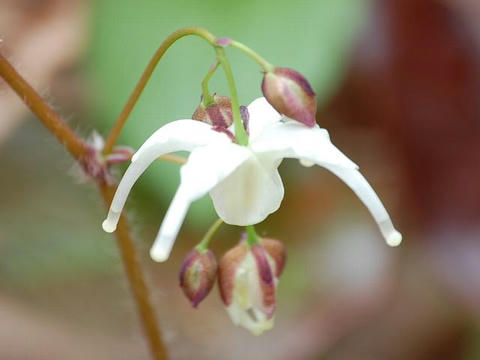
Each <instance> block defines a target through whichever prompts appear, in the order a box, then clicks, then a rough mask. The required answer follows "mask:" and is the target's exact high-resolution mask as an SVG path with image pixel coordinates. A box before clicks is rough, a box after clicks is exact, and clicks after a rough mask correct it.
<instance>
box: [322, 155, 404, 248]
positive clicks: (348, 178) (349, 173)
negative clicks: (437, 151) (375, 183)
mask: <svg viewBox="0 0 480 360" xmlns="http://www.w3.org/2000/svg"><path fill="white" fill-rule="evenodd" d="M323 166H324V167H325V168H327V169H328V170H330V171H331V172H332V173H334V174H335V175H337V176H338V177H339V178H340V179H342V180H343V181H344V182H345V184H347V185H348V186H349V187H350V188H351V189H352V190H353V192H354V193H355V194H357V196H358V197H359V198H360V200H362V202H363V203H364V204H365V206H366V207H367V209H368V211H369V212H370V214H372V216H373V218H374V219H375V221H376V222H377V224H378V227H379V228H380V231H381V233H382V235H383V237H384V238H385V241H386V242H387V244H388V245H390V246H398V245H400V243H401V242H402V234H400V233H399V232H398V231H397V230H395V228H394V227H393V224H392V221H391V219H390V216H389V215H388V213H387V210H385V207H384V206H383V204H382V202H381V201H380V199H379V198H378V196H377V194H376V193H375V191H374V190H373V189H372V187H371V186H370V184H369V183H368V182H367V180H366V179H365V178H364V177H363V176H362V174H361V173H360V172H359V171H358V170H356V169H347V168H344V167H340V166H334V165H329V164H325V165H323Z"/></svg>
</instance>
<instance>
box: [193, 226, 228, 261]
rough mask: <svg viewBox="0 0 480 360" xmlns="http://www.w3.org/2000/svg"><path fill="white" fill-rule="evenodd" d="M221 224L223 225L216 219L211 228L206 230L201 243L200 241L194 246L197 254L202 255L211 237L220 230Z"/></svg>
mask: <svg viewBox="0 0 480 360" xmlns="http://www.w3.org/2000/svg"><path fill="white" fill-rule="evenodd" d="M222 224H223V220H222V219H218V220H217V221H215V222H214V223H213V224H212V226H210V229H208V231H207V233H206V234H205V236H204V237H203V239H202V241H200V243H198V245H197V246H195V248H196V249H197V250H198V251H199V252H201V253H203V252H205V251H207V250H208V244H209V243H210V240H211V239H212V237H213V235H214V234H215V233H216V232H217V230H218V229H219V228H220V226H221V225H222Z"/></svg>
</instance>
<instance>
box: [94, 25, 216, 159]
mask: <svg viewBox="0 0 480 360" xmlns="http://www.w3.org/2000/svg"><path fill="white" fill-rule="evenodd" d="M188 35H196V36H199V37H201V38H203V39H205V40H206V41H208V42H209V43H210V44H211V45H212V46H216V44H215V39H216V38H215V36H214V35H213V34H212V33H210V32H209V31H207V30H205V29H202V28H198V27H194V26H187V27H184V28H181V29H178V30H177V31H174V32H173V33H171V34H170V35H169V36H168V37H167V38H166V39H165V40H164V41H163V42H162V44H161V45H160V47H159V48H158V49H157V51H156V52H155V54H153V57H152V58H151V59H150V62H149V63H148V65H147V67H146V68H145V71H144V72H143V74H142V76H141V78H140V80H138V83H137V85H136V86H135V89H134V90H133V92H132V94H131V95H130V97H129V98H128V101H127V102H126V104H125V106H124V107H123V109H122V112H121V113H120V115H119V116H118V118H117V121H116V122H115V125H114V126H113V128H112V130H111V131H110V134H109V135H108V137H107V140H106V141H105V146H104V148H103V153H104V154H109V153H110V152H111V151H112V149H113V146H114V145H115V144H116V142H117V139H118V136H119V135H120V132H121V131H122V128H123V126H124V125H125V122H126V121H127V118H128V116H129V115H130V113H131V112H132V110H133V107H134V106H135V104H136V102H137V100H138V98H139V97H140V95H141V94H142V91H143V89H144V88H145V86H146V85H147V82H148V80H149V79H150V77H151V76H152V73H153V70H155V67H156V66H157V64H158V62H159V61H160V59H161V58H162V56H163V55H164V54H165V52H166V51H167V50H168V48H169V47H170V46H172V45H173V43H175V41H177V40H178V39H180V38H182V37H184V36H188Z"/></svg>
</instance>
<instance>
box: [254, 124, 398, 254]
mask: <svg viewBox="0 0 480 360" xmlns="http://www.w3.org/2000/svg"><path fill="white" fill-rule="evenodd" d="M250 146H251V147H252V149H253V150H254V151H255V152H258V153H260V154H275V156H277V157H292V158H297V159H300V162H301V163H302V164H304V165H310V163H311V162H313V163H315V164H317V165H320V166H323V167H325V168H326V169H328V170H330V171H331V172H333V173H334V174H335V175H337V176H338V177H339V178H340V179H342V180H343V181H344V182H345V183H346V184H347V185H348V186H349V187H350V188H351V189H352V190H353V191H354V192H355V193H356V194H357V196H358V197H359V198H360V199H361V200H362V201H363V203H364V204H365V206H366V207H367V208H368V210H369V211H370V213H371V214H372V216H373V217H374V219H375V221H376V222H377V224H378V226H379V227H380V231H381V232H382V234H383V236H384V237H385V240H386V242H387V243H388V244H389V245H391V246H397V245H399V244H400V242H401V241H402V235H401V234H400V233H399V232H398V231H397V230H395V228H394V227H393V224H392V221H391V220H390V217H389V215H388V213H387V211H386V210H385V208H384V206H383V204H382V202H381V201H380V199H379V198H378V196H377V194H375V191H374V190H373V189H372V187H371V186H370V185H369V184H368V182H367V180H365V178H364V177H363V176H362V175H361V174H360V172H359V171H358V166H357V165H355V163H353V162H352V161H351V160H350V159H349V158H347V157H346V156H345V155H344V154H343V153H342V152H341V151H340V150H338V149H337V148H336V147H335V146H334V145H333V144H332V143H331V142H330V137H329V135H328V132H327V131H326V130H325V129H322V128H320V127H318V125H317V126H315V127H313V128H308V127H306V126H304V125H303V124H300V123H298V122H294V121H286V122H285V123H277V124H272V125H270V126H269V127H267V128H265V129H264V131H263V133H262V135H261V136H260V137H259V138H258V139H256V140H255V142H254V143H252V144H251V145H250ZM272 156H273V155H272Z"/></svg>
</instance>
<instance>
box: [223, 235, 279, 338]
mask: <svg viewBox="0 0 480 360" xmlns="http://www.w3.org/2000/svg"><path fill="white" fill-rule="evenodd" d="M271 254H272V255H271ZM284 263H285V252H284V249H283V246H282V245H281V244H280V243H279V242H278V241H276V240H273V239H262V241H261V242H260V244H256V245H252V246H248V245H247V243H246V242H245V241H240V243H239V244H238V245H237V246H235V247H234V248H232V249H230V250H229V251H228V252H227V253H226V254H225V255H224V256H223V257H222V260H221V261H220V265H219V272H218V284H219V288H220V295H221V297H222V300H223V302H224V304H225V306H226V308H227V312H228V314H229V315H230V317H231V319H232V321H233V323H234V324H235V325H240V326H243V327H245V328H246V329H248V330H250V331H251V332H252V333H253V334H255V335H259V334H261V333H262V332H264V331H266V330H269V329H271V328H272V326H273V320H274V314H275V307H276V303H275V292H276V287H277V284H278V275H279V274H280V273H281V270H282V268H283V264H284ZM277 274H278V275H277Z"/></svg>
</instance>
